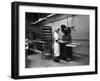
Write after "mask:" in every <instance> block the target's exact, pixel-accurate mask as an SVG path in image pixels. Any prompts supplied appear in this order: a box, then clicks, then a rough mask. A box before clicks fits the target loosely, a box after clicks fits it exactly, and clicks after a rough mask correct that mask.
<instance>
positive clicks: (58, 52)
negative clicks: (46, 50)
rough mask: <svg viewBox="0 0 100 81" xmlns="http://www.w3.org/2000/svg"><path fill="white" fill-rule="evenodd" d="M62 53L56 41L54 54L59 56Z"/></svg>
mask: <svg viewBox="0 0 100 81" xmlns="http://www.w3.org/2000/svg"><path fill="white" fill-rule="evenodd" d="M59 55H60V48H59V43H58V42H56V41H55V42H54V56H55V57H58V56H59Z"/></svg>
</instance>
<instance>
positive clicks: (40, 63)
mask: <svg viewBox="0 0 100 81" xmlns="http://www.w3.org/2000/svg"><path fill="white" fill-rule="evenodd" d="M26 62H27V63H26V64H27V65H26V68H34V67H59V66H60V67H61V66H81V65H89V56H88V55H82V54H73V61H71V62H67V61H64V60H60V62H59V63H57V62H54V61H53V60H52V59H42V58H41V54H35V55H28V60H27V61H26Z"/></svg>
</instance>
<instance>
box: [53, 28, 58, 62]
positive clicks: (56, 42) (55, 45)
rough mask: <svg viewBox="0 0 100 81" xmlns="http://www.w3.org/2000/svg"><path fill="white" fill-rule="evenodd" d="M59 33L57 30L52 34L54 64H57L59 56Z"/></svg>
mask: <svg viewBox="0 0 100 81" xmlns="http://www.w3.org/2000/svg"><path fill="white" fill-rule="evenodd" d="M59 31H60V29H59V28H58V29H57V30H55V32H54V35H53V37H54V61H55V62H59V55H60V46H59V42H58V40H59V34H58V33H59Z"/></svg>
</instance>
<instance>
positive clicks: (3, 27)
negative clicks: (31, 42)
mask: <svg viewBox="0 0 100 81" xmlns="http://www.w3.org/2000/svg"><path fill="white" fill-rule="evenodd" d="M13 1H14V0H1V2H0V37H1V38H0V55H1V56H0V81H13V79H11V78H10V71H11V70H10V68H11V67H10V66H11V2H13ZM17 1H18V0H17ZM19 1H20V0H19ZM21 1H30V2H42V3H57V4H71V5H88V6H98V7H99V9H98V10H100V0H21ZM98 14H100V11H98ZM98 18H99V19H98V22H99V21H100V15H99V16H98ZM98 27H100V24H99V25H98ZM99 30H100V28H98V31H99ZM99 34H100V32H99ZM98 39H99V40H98V41H100V38H98ZM98 45H99V43H98ZM98 48H100V47H98ZM99 52H100V51H99ZM98 57H100V54H99V53H98ZM98 61H100V59H99V60H98ZM98 64H99V65H98V66H99V68H100V63H98ZM99 71H100V70H99ZM29 80H30V81H33V80H35V81H47V80H48V81H86V80H87V81H94V80H95V81H99V80H100V74H98V75H82V76H65V77H52V78H39V79H26V81H29Z"/></svg>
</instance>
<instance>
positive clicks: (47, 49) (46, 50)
mask: <svg viewBox="0 0 100 81" xmlns="http://www.w3.org/2000/svg"><path fill="white" fill-rule="evenodd" d="M41 35H42V36H41V37H42V41H44V42H45V43H42V49H43V53H42V54H41V58H46V59H47V58H51V57H52V27H51V26H43V27H42V28H41Z"/></svg>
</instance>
